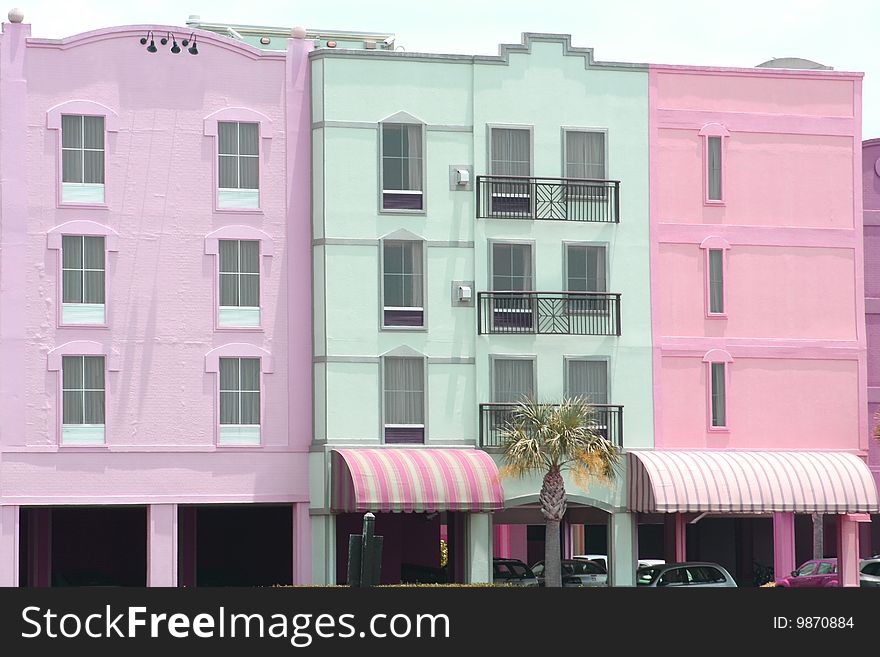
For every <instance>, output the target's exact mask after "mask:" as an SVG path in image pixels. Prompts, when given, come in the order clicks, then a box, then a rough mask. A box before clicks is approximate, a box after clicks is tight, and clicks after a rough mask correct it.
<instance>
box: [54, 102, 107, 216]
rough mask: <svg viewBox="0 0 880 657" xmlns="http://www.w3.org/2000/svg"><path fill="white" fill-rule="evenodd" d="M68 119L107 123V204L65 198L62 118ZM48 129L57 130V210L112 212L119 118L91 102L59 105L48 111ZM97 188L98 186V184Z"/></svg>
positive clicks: (105, 151) (105, 160) (105, 184)
mask: <svg viewBox="0 0 880 657" xmlns="http://www.w3.org/2000/svg"><path fill="white" fill-rule="evenodd" d="M64 115H67V116H100V117H102V118H103V119H104V202H103V203H76V202H72V201H65V200H64V194H63V159H64V158H63V155H62V140H61V122H62V119H61V117H62V116H64ZM46 127H47V128H48V129H49V130H56V131H57V132H56V138H55V142H56V147H55V159H56V162H55V207H57V208H71V207H72V208H89V209H94V210H108V209H109V208H110V199H111V193H110V192H111V190H112V185H111V184H110V183H111V180H112V172H113V168H112V167H111V166H109V164H110V139H109V137H110V135H109V133H111V132H119V115H118V114H117V113H116V112H115V111H114V110H112V109H110V108H109V107H107V106H106V105H102V104H101V103H96V102H94V101H91V100H68V101H66V102H63V103H59V104H58V105H55V106H54V107H51V108H49V110H47V111H46ZM95 184H97V183H95Z"/></svg>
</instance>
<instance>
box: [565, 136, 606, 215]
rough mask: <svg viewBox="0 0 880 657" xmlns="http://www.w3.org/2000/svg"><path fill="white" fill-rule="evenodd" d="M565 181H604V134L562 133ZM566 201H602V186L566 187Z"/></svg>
mask: <svg viewBox="0 0 880 657" xmlns="http://www.w3.org/2000/svg"><path fill="white" fill-rule="evenodd" d="M565 177H566V178H569V179H586V180H605V179H606V178H607V172H606V169H605V133H604V132H586V131H583V130H566V131H565ZM566 191H567V193H568V198H569V199H579V198H581V199H582V198H593V199H603V198H605V195H606V193H607V192H606V189H605V184H604V183H594V184H588V183H577V182H573V181H571V180H569V181H568V182H567V184H566Z"/></svg>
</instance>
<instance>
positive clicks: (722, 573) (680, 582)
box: [636, 561, 736, 588]
mask: <svg viewBox="0 0 880 657" xmlns="http://www.w3.org/2000/svg"><path fill="white" fill-rule="evenodd" d="M636 585H637V586H655V587H658V588H659V587H661V586H663V587H667V586H668V587H671V588H681V587H687V588H693V587H716V588H717V587H731V586H732V587H735V586H736V582H735V581H734V579H733V577H732V576H731V575H730V573H729V572H727V570H725V568H724V567H723V566H721V565H719V564H717V563H709V562H705V561H689V562H684V563H666V564H661V565H656V566H646V567H644V568H639V569H638V570H637V571H636Z"/></svg>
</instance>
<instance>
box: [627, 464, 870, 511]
mask: <svg viewBox="0 0 880 657" xmlns="http://www.w3.org/2000/svg"><path fill="white" fill-rule="evenodd" d="M629 500H630V502H629V506H630V509H631V510H632V511H643V512H648V513H652V512H658V513H674V512H679V513H682V512H684V513H687V512H697V513H699V512H706V511H709V512H733V513H738V512H739V513H769V512H772V511H795V512H798V513H877V512H878V510H880V502H878V497H877V488H876V486H875V485H874V477H873V476H872V475H871V471H870V470H869V469H868V466H867V465H865V463H864V462H863V461H862V460H861V459H860V458H858V457H857V456H856V455H854V454H846V453H843V452H727V451H724V452H722V451H710V450H704V451H690V452H684V451H665V450H657V451H641V450H640V451H633V452H630V460H629Z"/></svg>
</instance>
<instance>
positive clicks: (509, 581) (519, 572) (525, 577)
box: [492, 558, 538, 586]
mask: <svg viewBox="0 0 880 657" xmlns="http://www.w3.org/2000/svg"><path fill="white" fill-rule="evenodd" d="M492 582H493V583H494V584H502V585H506V586H538V579H537V578H536V577H535V573H533V572H532V569H531V568H529V567H528V566H527V565H526V564H525V563H523V562H522V561H520V560H519V559H499V558H495V559H493V560H492Z"/></svg>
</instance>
